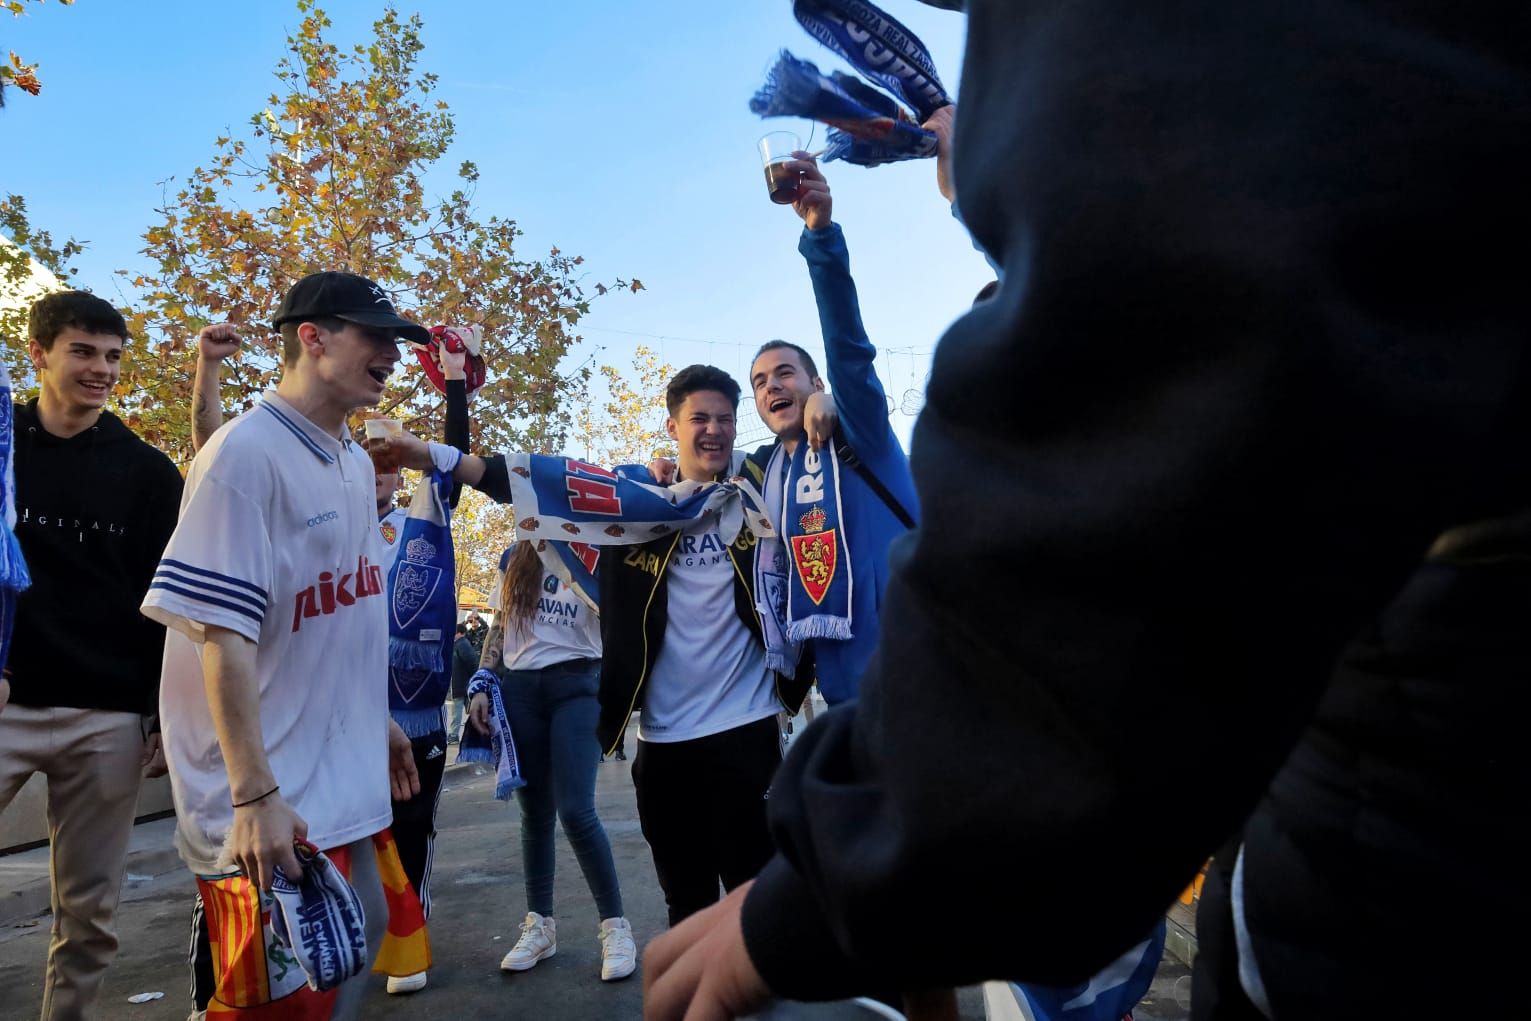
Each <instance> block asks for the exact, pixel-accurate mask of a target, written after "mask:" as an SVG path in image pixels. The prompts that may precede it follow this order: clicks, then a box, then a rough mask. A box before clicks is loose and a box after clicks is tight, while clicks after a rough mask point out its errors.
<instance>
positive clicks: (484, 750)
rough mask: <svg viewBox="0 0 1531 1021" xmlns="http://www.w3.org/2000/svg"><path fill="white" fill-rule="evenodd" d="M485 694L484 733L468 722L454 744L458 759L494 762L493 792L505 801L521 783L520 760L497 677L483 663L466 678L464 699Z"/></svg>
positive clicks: (498, 799) (522, 784) (522, 782)
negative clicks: (486, 722) (486, 720)
mask: <svg viewBox="0 0 1531 1021" xmlns="http://www.w3.org/2000/svg"><path fill="white" fill-rule="evenodd" d="M480 694H483V695H488V696H489V730H490V731H491V734H490V736H489V737H485V736H484V735H483V734H480V733H479V732H478V730H477V728H475V727H474V726H473V724H472V723H468V724H466V725H465V726H464V727H463V729H462V743H461V744H459V745H458V746H457V761H458V762H484V763H490V762H492V763H494V777H495V779H494V796H495V800H497V801H506V800H508V799H509V798H510V796H511V795H512V794H514V793H515V792H516V789H517V788H520V787H525V786H526V780H525V779H523V778H522V776H521V760H520V759H518V758H517V757H516V742H515V739H514V738H513V737H512V736H511V733H510V717H509V716H507V715H506V713H505V700H504V699H503V698H502V697H501V696H500V679H499V678H498V677H496V676H495V674H494V671H493V670H490V669H488V668H487V667H486V668H484V669H482V670H480V671H479V672H478V673H476V674H474V675H473V679H472V680H470V681H469V682H468V701H469V702H472V701H473V696H474V695H480Z"/></svg>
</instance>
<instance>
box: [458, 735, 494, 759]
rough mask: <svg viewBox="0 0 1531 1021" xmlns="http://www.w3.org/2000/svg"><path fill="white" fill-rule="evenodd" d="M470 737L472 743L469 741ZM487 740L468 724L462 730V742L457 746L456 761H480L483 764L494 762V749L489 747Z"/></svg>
mask: <svg viewBox="0 0 1531 1021" xmlns="http://www.w3.org/2000/svg"><path fill="white" fill-rule="evenodd" d="M470 737H471V738H472V739H473V741H472V743H470V742H469V738H470ZM481 742H482V743H481ZM488 742H489V739H488V738H487V737H485V736H484V735H482V734H480V733H479V732H478V731H476V730H474V729H473V728H472V726H469V727H468V729H466V730H464V731H463V734H462V744H460V745H458V746H457V761H458V762H481V763H484V764H485V765H489V764H490V763H492V762H494V751H493V750H492V749H491V748H490V747H489V744H488Z"/></svg>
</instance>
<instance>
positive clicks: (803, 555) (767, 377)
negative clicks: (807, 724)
mask: <svg viewBox="0 0 1531 1021" xmlns="http://www.w3.org/2000/svg"><path fill="white" fill-rule="evenodd" d="M803 155H806V154H803ZM789 166H790V167H791V168H792V169H795V170H797V171H798V172H799V174H800V175H801V183H800V185H799V190H798V199H797V201H796V202H795V203H793V206H792V208H793V209H794V210H795V211H796V212H797V215H798V216H800V217H802V218H803V224H804V230H803V234H802V237H801V238H800V239H799V240H798V243H797V250H798V251H799V252H801V253H802V254H803V258H804V259H806V260H807V262H808V275H809V278H810V279H811V280H812V281H813V296H814V301H815V302H816V303H817V305H818V308H819V324H820V326H821V328H822V329H823V332H824V353H825V356H826V357H825V374H826V376H827V377H828V382H829V385H830V387H831V388H832V389H833V394H834V411H835V412H837V413H838V416H839V424H838V427H837V428H836V430H835V433H834V435H833V436H832V437H830V436H826V435H821V434H820V430H819V429H818V428H814V427H812V423H813V422H814V421H815V419H816V418H817V416H816V415H815V414H814V412H816V411H817V410H818V407H819V404H820V402H821V401H822V400H823V398H822V397H816V396H815V395H816V394H818V395H822V394H823V392H824V383H825V379H824V378H823V377H820V375H819V370H818V367H817V366H816V365H815V364H814V361H813V358H812V356H811V355H809V354H808V352H807V351H804V350H803V349H802V348H801V347H799V346H797V345H796V344H790V343H788V342H787V341H784V340H773V341H770V342H768V343H767V344H765V345H764V346H763V347H762V348H761V349H760V352H759V353H758V354H757V355H756V356H755V361H754V364H753V365H752V366H751V367H750V389H751V391H752V392H753V393H754V395H755V409H756V411H758V412H759V413H760V420H761V421H762V422H764V423H765V424H766V426H767V428H769V429H770V430H771V432H772V433H774V434H775V435H776V444H775V449H773V450H772V451H771V453H770V458H769V461H768V462H764V459H762V458H758V457H752V458H751V459H750V461H749V462H748V463H747V467H748V468H749V469H750V470H751V472H752V473H756V472H759V468H758V466H757V464H756V462H764V463H767V464H768V466H767V468H766V469H765V471H764V472H763V473H760V474H758V475H757V478H756V481H757V482H762V483H763V484H765V485H766V486H767V487H768V488H769V489H770V492H769V493H768V500H769V501H770V502H771V506H772V514H773V516H775V517H776V518H777V522H778V524H779V525H780V526H781V528H782V530H783V532H784V534H785V536H786V539H787V541H786V542H784V543H783V550H782V552H783V554H784V555H785V557H786V559H787V563H786V564H785V565H783V566H784V571H783V574H784V575H785V576H786V578H787V581H788V582H789V583H790V582H791V581H792V576H793V575H794V574H797V575H798V576H799V578H811V575H810V574H809V573H807V572H809V571H811V569H812V568H814V566H815V565H816V564H817V563H823V562H824V561H823V560H822V559H818V560H816V559H814V557H815V552H814V550H815V544H812V542H811V540H813V538H814V537H815V536H824V535H825V534H826V533H829V534H833V532H834V531H835V526H834V525H833V524H831V525H830V526H829V527H828V528H825V527H823V526H822V525H821V526H819V530H818V531H817V532H813V531H811V530H812V529H813V528H814V526H815V523H816V522H817V521H821V520H822V518H821V517H820V515H821V513H822V511H823V510H825V509H827V508H829V507H831V506H833V505H834V504H838V512H839V513H838V515H837V517H838V526H839V535H838V536H835V539H837V540H838V542H837V543H836V545H834V546H832V547H830V550H831V551H832V552H830V553H829V555H830V556H831V557H832V558H834V559H830V560H829V561H828V568H829V571H828V573H830V574H833V573H834V571H835V570H836V569H837V568H836V564H835V560H836V559H838V560H839V561H840V562H841V563H848V564H849V568H850V569H849V572H848V574H846V573H844V569H843V568H839V570H840V571H841V572H842V574H843V577H842V578H841V579H840V583H841V584H843V585H844V590H845V593H846V599H845V608H846V609H848V611H849V612H848V614H846V615H843V616H845V617H846V623H847V625H848V626H846V627H844V628H840V629H838V633H839V634H840V635H843V636H844V637H830V636H829V634H828V633H827V631H828V630H829V629H825V628H819V629H818V633H817V637H815V638H814V639H813V640H814V660H815V663H816V667H817V670H818V684H819V692H820V694H822V695H823V696H824V700H825V701H826V702H828V703H829V704H830V705H834V704H835V703H837V702H844V701H846V700H847V699H851V698H854V697H855V696H856V692H857V689H858V684H859V681H860V678H861V671H862V669H863V668H864V667H865V666H866V663H867V659H868V658H869V657H870V656H871V654H872V649H873V648H874V647H876V645H877V635H878V623H877V622H878V615H879V610H880V607H881V603H882V594H883V590H884V588H885V587H886V586H887V581H888V574H889V567H888V547H889V545H890V544H891V543H892V541H893V540H894V538H896V537H897V536H899V535H901V534H903V533H904V532H906V531H908V530H909V529H910V528H912V527H913V526H914V523H915V520H916V517H917V515H918V513H919V511H918V504H917V502H916V497H915V493H914V483H913V481H912V480H911V478H910V475H909V462H908V460H907V458H905V456H904V451H903V448H902V447H900V446H899V442H898V438H897V437H896V436H894V435H893V429H892V427H891V426H890V425H889V423H888V406H887V397H886V396H885V395H884V392H883V388H882V382H881V380H879V379H878V378H877V369H876V361H877V349H876V348H875V347H873V346H872V342H871V341H870V340H868V339H867V335H866V329H865V328H864V327H863V326H862V324H861V308H860V306H859V304H858V303H857V300H856V284H855V282H854V281H853V280H852V279H851V271H850V255H849V253H848V252H847V251H846V247H845V235H844V234H843V233H842V232H841V230H840V227H839V225H838V224H836V223H834V222H833V221H832V220H831V219H830V214H831V211H832V199H831V196H830V192H829V182H828V181H826V180H825V179H824V175H823V174H822V173H821V172H820V171H819V168H818V165H817V164H816V163H815V162H814V161H813V160H811V159H801V160H799V161H797V162H795V163H792V164H789ZM804 439H807V440H808V442H809V445H810V447H812V448H813V452H812V453H811V454H809V455H808V457H807V460H808V463H809V464H810V465H811V464H813V463H814V459H815V458H818V457H823V458H829V457H831V456H833V458H834V460H835V461H836V465H837V471H836V472H835V476H834V477H835V478H837V479H838V493H835V492H834V491H833V488H831V490H829V491H827V492H824V493H823V494H822V496H823V499H818V497H819V496H820V493H819V491H818V489H817V488H816V487H812V486H809V485H808V481H803V474H804V473H802V472H801V471H799V472H797V473H796V474H794V472H793V467H792V466H793V464H794V462H795V461H797V460H800V459H797V458H796V454H797V448H798V446H799V444H801V443H802V442H803V441H804ZM826 440H832V442H830V443H828V444H826V442H825V441H826ZM823 446H827V447H828V448H829V450H832V451H833V455H831V454H830V452H829V450H825V451H822V452H821V451H820V449H819V448H820V447H823ZM794 480H796V481H794ZM788 481H794V484H793V485H791V486H788V485H786V484H785V483H786V482H788ZM809 481H811V480H809ZM798 482H802V485H803V486H804V487H807V488H800V487H799V485H798V484H797V483H798ZM810 490H811V492H810ZM804 492H809V495H810V498H809V499H808V500H807V501H806V502H804V503H803V505H802V506H796V503H797V501H796V499H795V497H797V496H798V495H800V494H802V493H804ZM778 508H781V513H778V512H777V511H778ZM804 515H810V517H808V519H807V522H808V523H807V525H806V528H805V527H803V526H800V524H799V522H800V521H801V520H802V519H803V517H804ZM831 520H833V518H832V519H831ZM794 534H796V536H797V538H795V539H794ZM831 541H834V540H831ZM816 545H817V549H818V550H821V551H822V550H824V546H823V545H822V543H818V544H816ZM847 581H849V582H851V583H850V584H845V582H847ZM831 584H833V581H831ZM799 595H800V596H806V597H808V599H809V600H813V601H815V602H818V606H817V607H808V609H809V610H813V609H818V610H826V609H827V602H828V600H825V601H824V602H819V600H817V599H814V597H815V596H819V597H820V598H823V597H824V596H825V595H826V593H825V592H824V591H823V590H822V589H820V588H818V587H816V586H814V585H813V584H811V582H810V583H809V584H806V585H804V586H803V588H802V589H800V592H799ZM799 602H806V601H805V600H803V599H801V598H800V599H799ZM784 610H785V607H781V608H779V612H784ZM792 616H793V618H794V620H793V621H792V622H791V623H792V624H793V625H800V624H801V618H802V617H803V616H804V614H803V612H802V611H801V610H799V609H797V608H794V612H793V614H792ZM800 630H801V629H800ZM806 630H810V631H811V630H813V629H812V628H811V627H810V628H807V629H806Z"/></svg>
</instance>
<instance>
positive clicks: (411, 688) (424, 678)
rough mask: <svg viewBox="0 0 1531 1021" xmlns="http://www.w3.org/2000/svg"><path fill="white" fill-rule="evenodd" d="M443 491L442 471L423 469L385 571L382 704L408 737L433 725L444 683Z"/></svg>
mask: <svg viewBox="0 0 1531 1021" xmlns="http://www.w3.org/2000/svg"><path fill="white" fill-rule="evenodd" d="M451 492H452V476H451V475H450V474H449V473H447V472H443V471H440V470H432V471H431V472H430V473H428V474H427V475H426V476H425V478H424V480H423V481H422V482H421V484H420V486H419V488H417V489H416V490H415V495H414V498H413V499H412V500H411V501H410V503H409V516H408V517H407V518H405V519H404V525H403V528H402V534H401V535H400V536H399V538H398V543H399V556H398V559H396V560H395V561H394V562H393V567H392V569H390V570H389V572H388V709H389V712H390V713H392V715H393V718H394V719H395V720H396V721H398V724H399V726H400V727H402V728H403V729H404V733H406V734H408V735H409V736H410V737H425V736H427V735H429V734H431V733H433V732H434V731H437V730H440V729H441V707H442V705H443V704H444V703H445V702H446V698H447V693H448V692H449V691H450V690H451V686H452V654H451V649H452V642H453V640H454V637H455V636H454V634H453V631H454V626H455V624H456V621H457V585H456V579H455V575H456V565H455V563H454V560H453V556H452V526H451V515H452V512H451V511H450V510H449V509H448V506H447V501H448V499H449V498H450V496H451Z"/></svg>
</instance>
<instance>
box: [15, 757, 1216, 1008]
mask: <svg viewBox="0 0 1531 1021" xmlns="http://www.w3.org/2000/svg"><path fill="white" fill-rule="evenodd" d="M628 747H629V748H631V747H632V742H631V741H629V744H628ZM454 754H455V752H454ZM629 765H630V763H626V762H606V763H603V764H602V765H601V768H600V773H599V780H598V784H597V791H596V803H597V807H598V809H599V811H600V814H601V818H602V819H603V820H604V821H605V824H606V829H607V832H608V833H609V834H610V836H611V842H612V849H613V852H614V853H615V855H616V861H617V871H618V874H619V875H620V876H621V878H622V892H623V897H624V900H625V902H626V908H627V914H628V917H629V919H630V920H631V921H632V924H633V928H634V930H635V931H636V933H637V935H638V938H639V941H640V944H641V942H642V941H643V940H645V939H647V938H649V937H651V936H653V935H654V934H656V933H658V932H659V931H660V930H661V929H662V928H663V927H664V921H665V912H664V901H663V898H662V896H661V895H660V893H659V888H658V885H657V884H656V883H655V881H654V872H653V865H652V862H651V861H650V858H649V854H648V846H647V845H646V844H645V843H644V841H643V836H642V834H641V833H640V832H639V829H638V819H637V810H636V808H635V806H634V804H633V795H632V780H631V777H630V774H629V771H628V766H629ZM490 780H491V778H490V777H489V776H487V775H475V772H474V770H472V769H463V768H454V769H452V770H449V771H448V774H447V781H446V789H445V791H444V793H443V796H442V801H441V811H440V817H439V825H440V830H441V836H440V837H439V838H438V840H437V845H436V864H435V879H434V880H433V885H432V899H433V901H434V905H435V906H434V912H433V915H432V919H431V940H432V944H433V949H434V953H435V961H436V963H435V966H434V967H433V969H432V970H431V978H430V986H429V988H427V989H426V990H425V991H423V992H421V993H417V994H415V995H413V996H404V997H390V996H388V995H387V994H386V992H384V990H383V980H382V979H375V980H374V981H375V983H376V985H377V990H376V994H375V997H374V999H373V1001H372V1002H371V1004H370V1005H369V1007H368V1012H367V1017H368V1019H369V1021H375V1019H387V1018H459V1017H462V1018H502V1017H510V1016H518V1017H537V1018H550V1019H562V1018H571V1019H587V1018H588V1019H603V1021H604V1019H615V1018H634V1019H636V1018H639V1017H641V1015H642V1010H641V995H642V987H641V983H640V978H639V976H638V975H634V976H633V977H632V978H631V979H629V980H628V981H625V982H618V983H603V982H601V981H600V980H599V973H600V947H599V943H598V942H597V940H596V924H597V918H596V911H595V906H594V902H593V901H592V900H591V898H590V893H589V891H588V890H587V889H586V887H585V884H584V881H583V878H582V877H581V876H580V873H579V868H578V865H577V864H576V862H575V860H574V855H573V852H572V851H570V849H569V847H568V843H567V842H566V841H565V840H564V839H563V837H562V835H561V834H560V836H559V838H558V844H559V854H558V886H557V897H558V901H557V904H558V917H559V923H560V930H559V942H558V954H557V956H555V957H553V958H551V959H549V960H546V961H544V962H542V963H541V964H539V965H538V966H537V967H536V968H535V969H533V970H532V971H529V972H524V973H521V974H518V975H509V974H506V973H504V972H501V971H500V970H499V961H500V958H501V956H503V955H504V953H505V952H506V951H507V950H509V949H510V946H511V944H512V943H514V942H515V938H516V936H517V934H518V925H519V923H520V920H521V917H522V916H523V914H524V913H525V900H524V897H523V894H522V889H521V871H520V858H521V853H520V843H519V836H518V826H517V817H516V812H515V810H514V808H513V807H512V806H511V805H506V804H500V803H498V802H496V801H495V800H494V797H493V786H492V784H491V782H490ZM147 826H149V827H154V829H152V830H151V829H146V827H144V826H140V827H139V829H140V830H141V831H144V833H143V835H141V836H140V838H139V842H138V843H139V845H140V850H138V851H136V852H135V854H134V855H133V857H132V859H131V860H130V863H129V873H130V882H129V883H128V886H127V888H126V890H125V892H124V896H123V905H122V908H121V910H120V912H119V916H118V922H119V931H120V933H121V934H122V949H121V951H120V952H119V954H118V957H117V961H116V963H115V964H114V965H113V966H112V969H111V971H110V972H109V973H108V975H107V979H106V985H105V990H104V993H103V998H102V1004H101V1013H100V1016H101V1017H102V1018H105V1019H109V1021H117V1019H119V1018H120V1019H126V1021H181V1019H183V1018H185V1017H186V1014H187V1012H188V998H187V993H186V987H187V977H186V974H187V973H186V966H185V963H184V962H185V955H186V945H187V931H188V928H187V927H188V919H189V914H190V908H191V899H192V896H193V892H194V890H193V884H192V881H191V878H190V876H189V875H188V874H187V873H186V872H185V871H184V870H183V869H182V868H181V867H180V866H179V863H178V862H177V861H176V860H174V859H173V858H172V857H171V856H169V855H167V854H165V853H164V847H163V846H160V847H154V846H146V845H153V844H156V843H158V844H160V845H163V844H165V843H167V842H168V833H169V824H168V820H166V821H162V822H160V823H151V824H147ZM156 836H158V839H157V840H156V839H154V838H155V837H156ZM31 861H32V864H31V865H28V864H27V863H26V862H22V861H12V862H10V863H9V865H10V869H9V872H8V870H7V868H6V865H7V860H6V859H0V895H9V894H12V893H13V892H14V890H13V889H7V888H6V885H5V884H7V883H8V882H9V883H10V884H11V885H12V886H14V883H15V881H16V880H15V877H16V876H18V875H20V874H21V873H24V872H25V871H26V869H27V868H31V869H32V870H33V871H34V872H35V870H36V861H37V856H36V852H33V858H32V860H31ZM151 872H152V873H157V874H153V875H151V874H149V873H151ZM8 875H9V876H10V877H11V878H10V879H9V880H8V878H7V876H8ZM0 903H4V901H3V900H0ZM928 917H929V914H928V912H925V911H922V910H920V909H919V908H918V907H915V906H912V907H911V909H910V914H909V919H910V937H911V938H918V936H919V927H920V926H922V925H923V924H925V922H926V921H928ZM48 924H49V922H48V918H47V917H46V916H43V917H41V918H34V919H31V920H29V921H26V922H22V923H20V924H12V925H9V926H5V927H4V928H0V1021H23V1019H32V1018H35V1017H36V1016H37V1014H36V1010H37V1004H38V1003H39V1002H40V999H41V983H42V975H43V962H44V958H45V956H46V953H47V943H48ZM142 992H163V993H164V994H165V995H164V997H163V998H162V999H160V1000H157V1001H154V1002H150V1003H145V1004H130V1003H129V1002H128V997H129V996H132V995H133V994H135V993H142ZM1188 997H1189V977H1188V976H1187V975H1186V972H1185V969H1184V968H1182V967H1181V966H1180V965H1179V964H1178V963H1177V962H1175V961H1173V960H1172V959H1170V958H1166V959H1165V963H1164V964H1163V965H1162V966H1161V968H1160V972H1159V977H1158V980H1157V981H1156V982H1155V987H1154V990H1153V992H1152V993H1151V994H1150V997H1149V999H1148V1000H1146V1001H1145V1002H1144V1004H1143V1006H1142V1007H1141V1008H1140V1009H1139V1011H1138V1012H1137V1017H1138V1018H1139V1021H1182V1019H1184V1018H1186V1017H1187V1013H1186V1010H1185V1005H1186V1004H1187V1003H1188V1002H1189V999H1188ZM961 1004H962V1008H963V1016H964V1019H965V1021H966V1019H980V1018H982V1017H983V1008H982V1003H981V999H980V998H979V996H978V994H977V992H976V991H974V990H966V991H964V993H963V995H962V998H961Z"/></svg>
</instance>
